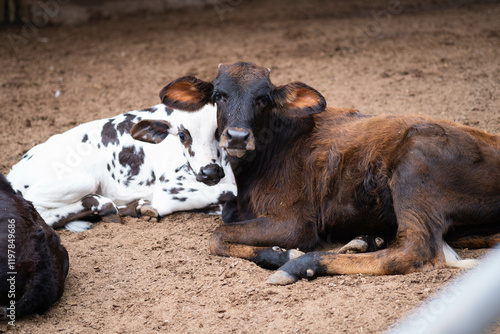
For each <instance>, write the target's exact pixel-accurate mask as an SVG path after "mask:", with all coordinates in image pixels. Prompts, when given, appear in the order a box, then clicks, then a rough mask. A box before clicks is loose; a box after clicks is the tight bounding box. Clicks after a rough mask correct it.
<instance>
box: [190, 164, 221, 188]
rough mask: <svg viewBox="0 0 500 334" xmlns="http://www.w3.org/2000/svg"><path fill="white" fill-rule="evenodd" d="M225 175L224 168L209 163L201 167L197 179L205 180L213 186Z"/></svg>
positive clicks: (204, 181) (199, 180)
mask: <svg viewBox="0 0 500 334" xmlns="http://www.w3.org/2000/svg"><path fill="white" fill-rule="evenodd" d="M224 176H225V174H224V170H223V169H222V167H221V166H219V165H217V164H209V165H206V166H204V167H201V168H200V172H199V173H197V174H196V181H198V182H203V183H205V184H206V185H208V186H213V185H216V184H217V183H219V181H220V180H221V179H222V178H223V177H224Z"/></svg>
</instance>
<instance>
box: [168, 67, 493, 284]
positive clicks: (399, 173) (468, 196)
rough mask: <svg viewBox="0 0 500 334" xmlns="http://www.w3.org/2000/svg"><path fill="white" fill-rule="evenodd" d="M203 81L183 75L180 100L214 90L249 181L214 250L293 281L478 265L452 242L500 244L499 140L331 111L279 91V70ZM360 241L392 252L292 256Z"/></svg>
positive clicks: (227, 140) (318, 98) (233, 155)
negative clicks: (322, 244) (330, 242)
mask: <svg viewBox="0 0 500 334" xmlns="http://www.w3.org/2000/svg"><path fill="white" fill-rule="evenodd" d="M193 80H194V79H193V78H192V77H186V78H184V79H182V78H181V79H178V80H177V82H178V83H179V85H178V86H177V87H175V88H176V89H175V97H177V98H180V99H181V100H182V102H183V104H187V103H188V101H192V103H193V104H194V105H196V104H197V103H200V101H199V99H202V100H203V101H205V100H206V99H207V98H208V97H207V96H206V95H204V94H208V93H207V91H209V90H210V97H211V98H212V100H213V102H215V103H216V104H217V108H218V132H219V133H220V145H221V147H224V148H226V149H227V152H228V153H229V154H230V157H229V160H230V162H231V166H232V168H233V171H234V174H235V178H236V184H237V186H238V196H237V199H234V200H231V201H229V202H228V203H226V205H225V207H224V210H223V218H224V221H225V222H226V223H227V224H226V225H224V226H221V227H219V228H218V229H216V231H215V232H214V235H213V236H212V238H211V240H210V251H211V252H212V253H213V254H217V255H222V256H237V257H241V258H245V259H249V260H251V261H254V262H256V263H258V264H260V265H262V266H264V267H267V268H278V267H280V266H282V267H281V268H280V270H279V271H278V272H277V273H276V274H275V275H274V276H273V277H272V278H271V279H270V282H271V283H275V284H287V283H291V282H294V281H296V280H297V279H300V278H312V277H316V276H319V275H332V274H353V273H369V274H404V273H409V272H412V271H425V270H431V269H435V268H441V267H444V266H445V265H446V264H448V265H453V266H466V265H469V264H470V262H467V260H463V261H460V259H459V258H458V256H457V255H456V253H455V252H454V251H453V250H452V249H451V248H450V247H449V246H448V245H447V243H446V242H445V239H446V240H449V241H450V242H451V241H453V242H454V243H455V244H460V245H462V246H464V245H467V246H474V245H476V246H477V245H480V246H492V245H493V244H495V243H496V242H498V241H500V234H495V233H499V232H500V224H499V223H500V222H499V219H500V168H499V167H500V139H499V137H498V136H493V135H489V134H487V133H485V132H482V131H479V130H476V129H474V128H471V127H467V126H463V125H459V124H455V123H450V122H444V121H434V120H431V119H428V118H424V117H401V116H369V115H365V114H362V113H360V112H358V111H356V110H350V109H340V108H331V107H326V101H325V99H324V98H323V96H322V95H321V94H320V93H319V92H318V91H316V90H315V89H313V88H311V87H309V86H307V85H305V84H303V83H300V82H294V83H290V84H287V85H283V86H274V85H273V84H272V83H271V81H270V79H269V70H268V69H265V68H262V67H259V66H256V65H254V64H251V63H243V62H237V63H233V64H228V65H220V66H219V72H218V75H217V77H216V78H215V79H214V80H213V81H212V82H211V83H205V85H204V90H203V91H201V90H196V86H195V85H193V84H191V82H193ZM196 84H197V85H200V84H199V82H198V81H196ZM210 85H211V89H208V88H207V86H210ZM183 90H184V91H185V93H182V92H183ZM193 91H196V92H197V93H194V92H193ZM164 93H165V96H166V97H168V99H169V101H171V100H173V98H171V95H170V92H169V91H165V92H164ZM200 96H202V97H200ZM485 234H487V235H489V237H487V238H486V237H485ZM359 235H376V236H380V237H383V239H385V240H386V241H388V246H387V248H386V249H382V250H378V251H375V252H370V253H364V254H338V253H334V252H311V253H307V254H304V255H302V256H301V254H302V253H300V252H297V251H296V250H288V251H286V250H284V249H283V248H287V249H291V248H299V249H300V250H302V251H311V250H314V248H315V247H316V246H317V245H318V243H319V240H320V238H325V237H328V236H330V237H332V238H333V239H337V240H342V241H348V240H350V239H352V238H354V237H356V236H359ZM471 236H474V237H473V238H471ZM466 237H467V238H468V239H467V238H466ZM272 246H279V247H272ZM281 247H283V248H281Z"/></svg>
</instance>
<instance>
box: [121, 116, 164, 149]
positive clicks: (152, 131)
mask: <svg viewBox="0 0 500 334" xmlns="http://www.w3.org/2000/svg"><path fill="white" fill-rule="evenodd" d="M170 127H171V125H170V123H169V122H167V121H157V120H151V119H144V120H142V121H140V122H138V123H137V124H134V126H133V127H132V129H130V135H132V138H134V139H136V140H140V141H144V142H147V143H152V144H158V143H161V142H162V141H163V139H165V138H167V136H168V130H169V129H170Z"/></svg>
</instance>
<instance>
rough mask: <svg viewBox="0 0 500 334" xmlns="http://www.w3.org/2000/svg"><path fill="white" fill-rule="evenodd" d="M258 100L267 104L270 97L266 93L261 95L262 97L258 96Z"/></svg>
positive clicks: (264, 104) (269, 101)
mask: <svg viewBox="0 0 500 334" xmlns="http://www.w3.org/2000/svg"><path fill="white" fill-rule="evenodd" d="M258 101H259V103H260V104H262V105H263V106H267V105H269V104H270V103H271V98H270V97H269V96H267V95H266V96H262V97H260V98H258Z"/></svg>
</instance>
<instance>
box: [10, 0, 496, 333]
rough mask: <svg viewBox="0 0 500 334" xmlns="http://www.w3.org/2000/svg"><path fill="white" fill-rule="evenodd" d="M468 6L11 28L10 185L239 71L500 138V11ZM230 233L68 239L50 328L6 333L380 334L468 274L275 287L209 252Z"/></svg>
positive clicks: (314, 7)
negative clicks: (174, 91)
mask: <svg viewBox="0 0 500 334" xmlns="http://www.w3.org/2000/svg"><path fill="white" fill-rule="evenodd" d="M456 3H457V2H452V1H415V2H410V1H403V0H401V1H375V2H368V1H364V2H363V1H331V2H330V1H319V0H314V1H297V2H293V5H292V4H290V3H288V2H286V1H272V2H263V1H262V2H258V1H252V2H250V1H248V2H247V1H227V2H223V1H220V2H219V3H218V5H215V6H206V7H203V8H193V9H184V10H179V11H174V12H170V13H168V14H161V15H149V14H148V15H140V14H138V15H135V16H131V17H126V18H119V19H117V18H110V19H108V20H99V21H91V22H90V23H88V24H84V25H79V26H65V27H49V26H46V27H39V28H36V29H35V30H33V29H32V30H31V31H30V30H29V29H28V27H27V26H25V27H23V26H22V25H21V26H17V27H12V26H10V27H0V55H1V57H0V116H1V117H0V128H1V129H2V130H1V131H0V144H1V145H0V147H1V155H0V171H1V172H3V173H7V172H8V171H9V169H10V167H11V166H12V165H13V164H15V163H16V162H17V161H18V160H19V159H20V158H21V156H22V155H23V154H24V153H25V152H26V151H27V150H28V149H30V148H31V147H33V146H34V145H35V144H38V143H41V142H44V141H45V140H47V139H48V138H49V137H50V136H51V135H54V134H56V133H60V132H63V131H65V130H68V129H70V128H72V127H74V126H75V125H77V124H79V123H83V122H87V121H90V120H94V119H98V118H105V117H110V116H114V115H116V114H120V113H123V112H125V111H128V110H132V109H137V108H144V107H149V106H152V105H154V104H156V103H158V102H159V98H158V93H159V91H160V89H161V88H162V87H163V86H164V85H166V84H167V83H168V82H169V81H171V80H173V79H176V78H178V77H180V76H183V75H186V74H194V75H196V76H198V77H200V78H202V79H205V80H211V79H213V78H214V77H215V74H216V71H217V64H219V63H221V62H232V61H236V60H246V61H252V62H255V63H257V64H259V65H261V66H267V67H270V68H271V70H272V73H271V78H272V80H273V82H274V83H275V84H284V83H287V82H290V81H303V82H305V83H308V84H309V85H311V86H312V87H314V88H316V89H318V90H319V91H320V92H322V93H323V95H324V96H325V97H326V99H327V101H328V103H329V104H330V105H335V106H342V107H353V108H357V109H359V110H361V111H363V112H365V113H370V114H399V115H407V114H417V115H428V116H431V117H434V118H438V119H446V120H451V121H457V122H460V123H464V124H469V125H472V126H475V127H477V128H479V129H482V130H486V131H489V132H492V133H497V134H500V98H499V91H500V90H499V87H500V6H499V5H498V4H497V3H492V2H489V3H479V4H476V3H471V1H470V2H469V1H458V3H459V4H458V5H457V4H456ZM23 29H24V30H23ZM9 33H10V35H9ZM23 33H24V34H23ZM12 34H15V35H12ZM9 36H10V37H9ZM16 36H17V38H15V37H16ZM13 38H15V39H14V40H13ZM56 92H59V93H57V95H59V96H58V97H56ZM221 223H222V220H221V218H220V217H214V216H205V215H201V214H195V213H176V214H173V215H170V216H168V217H164V218H163V219H161V220H160V221H159V222H153V221H145V220H141V219H132V218H130V219H125V220H124V224H122V225H119V224H112V223H98V224H96V226H95V228H94V229H92V230H90V231H88V232H84V233H80V234H74V233H71V232H69V231H65V230H63V231H59V232H60V235H61V238H62V241H63V242H64V244H65V246H66V248H67V249H68V251H69V254H70V271H69V275H68V278H67V280H66V290H65V293H64V295H63V296H62V298H61V299H60V300H59V301H58V302H57V303H56V304H55V305H54V306H53V307H52V308H51V309H50V310H49V311H48V312H47V313H46V314H44V315H32V316H28V317H26V318H24V319H19V320H18V321H16V327H11V326H7V325H6V324H2V325H0V330H1V331H9V332H11V333H58V332H59V333H97V332H110V333H152V332H172V333H174V332H175V333H322V332H330V333H376V332H381V331H383V330H384V329H386V328H387V327H388V326H390V325H392V324H394V323H395V322H396V321H397V320H398V319H401V318H402V317H403V316H404V315H405V314H407V313H408V312H409V311H410V310H412V309H414V308H415V307H416V306H418V305H419V304H420V303H421V302H422V301H424V300H425V299H426V298H427V297H429V296H430V295H432V294H433V293H434V292H436V291H438V290H439V289H440V288H442V287H443V286H445V285H446V284H447V283H448V282H450V281H452V280H453V279H454V278H456V277H458V276H459V275H460V274H461V273H463V270H457V269H442V270H436V271H433V272H427V273H415V274H410V275H405V276H384V277H377V276H370V275H352V276H333V277H321V278H318V279H316V280H314V281H306V280H303V281H299V282H298V283H296V284H294V285H291V286H285V287H280V286H270V285H266V284H265V280H266V278H267V277H268V276H269V275H270V274H271V272H270V271H268V270H265V269H262V268H259V267H258V266H256V265H255V264H253V263H250V262H247V261H244V260H240V259H236V258H222V257H216V256H212V255H210V254H209V252H208V247H207V246H208V244H207V240H208V238H209V237H210V235H211V233H212V231H213V230H214V229H215V228H216V227H217V226H218V225H219V224H221ZM485 253H486V251H484V250H461V251H460V254H461V255H463V256H465V257H470V258H480V257H481V256H483V255H484V254H485ZM471 321H473V320H471ZM491 332H492V333H495V332H496V333H500V327H499V326H497V327H496V328H493V329H492V330H491Z"/></svg>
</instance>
